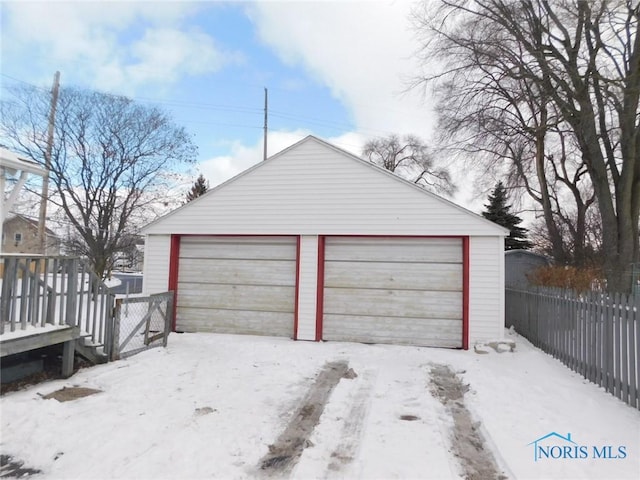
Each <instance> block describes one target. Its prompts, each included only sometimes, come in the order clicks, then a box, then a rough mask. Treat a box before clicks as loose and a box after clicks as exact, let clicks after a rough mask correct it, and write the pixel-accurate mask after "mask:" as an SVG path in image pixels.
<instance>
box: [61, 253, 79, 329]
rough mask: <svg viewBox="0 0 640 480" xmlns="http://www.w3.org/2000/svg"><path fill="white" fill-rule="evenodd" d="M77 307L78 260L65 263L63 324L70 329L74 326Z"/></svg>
mask: <svg viewBox="0 0 640 480" xmlns="http://www.w3.org/2000/svg"><path fill="white" fill-rule="evenodd" d="M77 307H78V260H77V259H75V258H74V259H73V260H71V261H70V262H67V308H66V311H65V322H64V323H66V324H67V325H71V326H72V327H75V326H76V309H77Z"/></svg>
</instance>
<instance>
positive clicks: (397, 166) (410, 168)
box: [362, 135, 455, 195]
mask: <svg viewBox="0 0 640 480" xmlns="http://www.w3.org/2000/svg"><path fill="white" fill-rule="evenodd" d="M362 155H363V156H364V157H365V158H367V159H368V160H369V161H370V162H372V163H375V164H376V165H378V166H380V167H382V168H384V169H386V170H389V171H390V172H393V173H396V174H397V175H399V176H401V177H403V178H405V179H407V180H410V181H412V182H413V183H416V184H418V185H422V186H424V187H426V188H428V189H431V190H433V191H434V192H436V193H443V194H447V195H452V194H453V193H454V192H455V186H454V185H453V183H452V182H451V175H450V174H449V172H448V171H447V170H446V169H445V168H438V167H436V166H435V161H434V159H433V156H432V155H431V153H430V152H429V148H428V147H427V145H426V144H425V143H424V142H423V141H422V140H421V139H420V138H418V137H416V136H415V135H404V136H402V137H399V136H398V135H389V136H388V137H378V138H374V139H373V140H369V141H368V142H367V143H366V144H365V146H364V148H363V150H362Z"/></svg>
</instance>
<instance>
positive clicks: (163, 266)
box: [142, 235, 171, 295]
mask: <svg viewBox="0 0 640 480" xmlns="http://www.w3.org/2000/svg"><path fill="white" fill-rule="evenodd" d="M170 258H171V235H147V236H146V238H145V248H144V277H143V280H142V293H144V294H145V295H151V294H153V293H162V292H166V291H167V290H168V288H169V259H170Z"/></svg>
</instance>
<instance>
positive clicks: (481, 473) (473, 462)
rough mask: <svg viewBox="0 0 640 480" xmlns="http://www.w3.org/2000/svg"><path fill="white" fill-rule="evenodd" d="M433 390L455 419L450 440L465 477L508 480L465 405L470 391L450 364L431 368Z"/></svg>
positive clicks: (468, 479)
mask: <svg viewBox="0 0 640 480" xmlns="http://www.w3.org/2000/svg"><path fill="white" fill-rule="evenodd" d="M430 375H431V379H430V384H431V393H433V395H434V397H436V398H438V399H439V400H440V402H441V403H442V404H443V405H444V406H445V407H446V408H447V411H448V412H449V414H450V415H451V417H452V419H453V424H454V426H453V432H452V438H451V443H452V446H453V452H454V454H455V456H456V457H457V458H458V460H459V461H460V466H461V467H462V469H463V471H464V477H465V479H466V480H505V479H506V478H507V477H506V476H505V475H504V473H503V472H501V471H500V469H499V468H498V465H497V462H496V460H495V458H494V457H493V454H492V453H491V451H489V450H488V449H486V448H485V445H484V439H483V438H482V434H481V433H480V430H479V429H478V424H476V423H474V422H473V420H472V418H471V413H469V410H467V407H466V406H465V404H464V394H465V393H466V392H467V391H468V390H469V386H468V385H463V383H462V381H461V380H460V377H458V376H457V375H456V374H455V373H454V372H453V371H451V369H450V368H449V366H447V365H433V366H432V367H431V371H430Z"/></svg>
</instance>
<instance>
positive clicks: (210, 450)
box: [0, 332, 640, 479]
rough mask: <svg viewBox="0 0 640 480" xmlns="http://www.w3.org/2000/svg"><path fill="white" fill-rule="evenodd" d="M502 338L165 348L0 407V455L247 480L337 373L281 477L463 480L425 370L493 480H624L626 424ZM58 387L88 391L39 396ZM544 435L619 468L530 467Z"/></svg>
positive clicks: (595, 390)
mask: <svg viewBox="0 0 640 480" xmlns="http://www.w3.org/2000/svg"><path fill="white" fill-rule="evenodd" d="M506 335H507V338H508V339H509V340H514V341H515V342H516V348H515V351H514V352H509V351H506V352H502V353H497V352H496V351H495V350H494V349H491V348H487V349H486V352H485V353H477V352H475V351H474V350H473V349H472V350H469V351H467V352H464V351H457V350H445V349H432V348H418V347H400V346H390V345H363V344H354V343H339V342H326V343H314V342H294V341H292V340H289V339H282V338H270V337H251V336H233V335H216V334H171V336H170V338H169V345H168V347H167V348H166V349H163V348H156V349H153V350H149V351H147V352H144V353H141V354H138V355H135V356H133V357H130V358H128V359H126V360H122V361H118V362H113V363H110V364H106V365H100V366H96V367H92V368H88V369H84V370H82V371H80V372H78V373H77V374H76V375H74V376H73V377H71V378H70V379H67V380H58V381H52V382H48V383H44V384H40V385H36V386H33V387H30V388H29V389H27V390H23V391H19V392H14V393H9V394H6V395H4V396H3V397H2V398H1V399H0V414H1V416H2V418H1V431H2V437H1V440H0V453H2V454H7V455H11V456H13V457H14V458H16V459H19V460H22V461H24V466H25V467H30V468H37V469H40V470H42V472H43V473H42V475H39V476H38V477H37V478H47V479H49V478H51V479H73V478H104V479H116V478H118V479H133V478H135V479H145V478H154V479H163V478H168V479H169V478H171V479H173V478H191V479H198V478H250V477H255V476H257V475H259V474H260V471H259V465H260V459H261V458H262V457H263V456H264V455H265V454H266V453H267V452H268V446H269V445H270V444H272V443H273V442H274V441H275V440H276V439H277V437H278V436H279V434H280V433H281V432H282V431H283V429H284V428H285V426H286V424H287V422H288V421H289V420H290V418H291V417H292V414H293V413H294V412H295V411H296V408H297V407H298V406H299V404H300V401H301V399H302V398H303V397H304V396H305V394H306V392H307V389H308V388H309V386H310V385H311V384H312V383H313V381H314V379H315V376H316V375H317V373H318V372H319V371H320V370H321V369H322V367H323V365H324V364H325V363H326V362H328V361H337V360H344V361H348V362H349V366H350V367H351V368H352V369H353V370H354V371H355V372H356V373H357V377H356V378H354V379H341V380H340V382H339V383H338V385H337V386H336V388H335V390H334V391H333V393H332V394H331V396H330V398H329V401H328V403H327V404H326V406H325V409H324V412H323V414H322V416H321V417H320V422H319V424H318V425H317V426H316V428H315V430H314V431H313V433H312V435H311V437H310V438H309V440H310V443H309V444H308V446H307V448H306V449H305V450H304V451H303V453H302V456H301V457H300V459H299V461H298V463H297V465H296V466H295V467H294V470H293V472H292V474H291V477H292V478H321V477H324V478H438V479H440V478H462V477H463V476H464V472H463V470H462V467H461V466H460V464H459V462H458V461H457V459H456V458H455V456H454V455H453V454H452V453H451V450H452V447H451V430H452V425H453V420H452V418H451V416H450V414H449V413H448V410H447V408H446V407H445V406H444V405H442V403H440V401H439V400H438V399H436V398H434V397H433V396H432V394H431V393H430V386H429V378H430V376H429V371H430V368H431V366H432V365H434V364H443V365H449V366H450V367H451V369H452V370H454V371H455V372H457V373H458V374H459V376H460V377H461V378H462V380H463V381H464V382H465V383H468V384H469V386H470V388H469V391H468V392H467V393H466V395H465V397H464V402H465V404H466V406H467V408H468V409H469V410H470V411H471V413H472V415H473V417H474V419H475V420H476V421H478V422H480V423H479V428H480V430H481V432H482V433H483V434H484V437H485V443H486V445H487V448H489V450H490V451H491V452H493V454H494V456H496V458H497V461H498V464H499V465H500V467H501V468H502V469H503V471H504V473H505V474H506V476H507V477H508V478H549V479H554V478H557V479H567V478H617V479H621V478H638V473H639V472H640V412H639V411H638V410H636V409H634V408H631V407H629V406H627V405H625V404H624V403H623V402H621V401H620V400H618V399H616V398H614V397H612V396H611V395H609V394H608V393H606V392H605V391H604V390H602V389H601V388H599V387H597V386H595V385H593V384H590V383H589V382H587V381H586V380H584V379H583V378H582V377H580V376H579V375H577V374H575V373H573V372H571V371H570V370H569V369H567V368H566V367H564V366H563V365H562V364H561V363H560V362H558V361H556V360H555V359H553V358H552V357H550V356H548V355H546V354H544V353H542V352H541V351H539V350H538V349H536V348H534V347H532V346H531V345H530V344H529V343H528V342H527V341H526V340H524V339H523V338H521V337H518V336H516V335H515V334H512V333H510V332H507V333H506ZM478 351H483V352H484V350H480V349H479V350H478ZM64 386H67V387H71V386H80V387H89V388H96V389H99V390H102V392H101V393H98V394H96V395H92V396H88V397H84V398H79V399H76V400H73V401H69V402H64V403H59V402H58V401H56V400H53V399H49V400H46V399H43V398H42V396H43V395H46V394H49V393H51V392H53V391H55V390H58V389H60V388H62V387H64ZM402 415H414V416H416V417H418V419H417V420H415V421H404V420H401V419H400V416H402ZM554 431H555V432H558V433H559V434H561V435H566V434H567V433H571V436H572V438H573V439H574V440H576V441H577V442H578V443H580V444H582V445H589V446H590V445H613V446H619V445H623V446H625V447H626V452H627V456H626V458H619V459H593V458H587V459H563V458H560V459H555V460H554V459H544V460H539V461H537V462H534V451H533V446H531V445H529V444H530V443H531V442H533V441H534V440H536V439H538V438H540V437H542V436H544V435H546V434H548V433H550V432H554Z"/></svg>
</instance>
